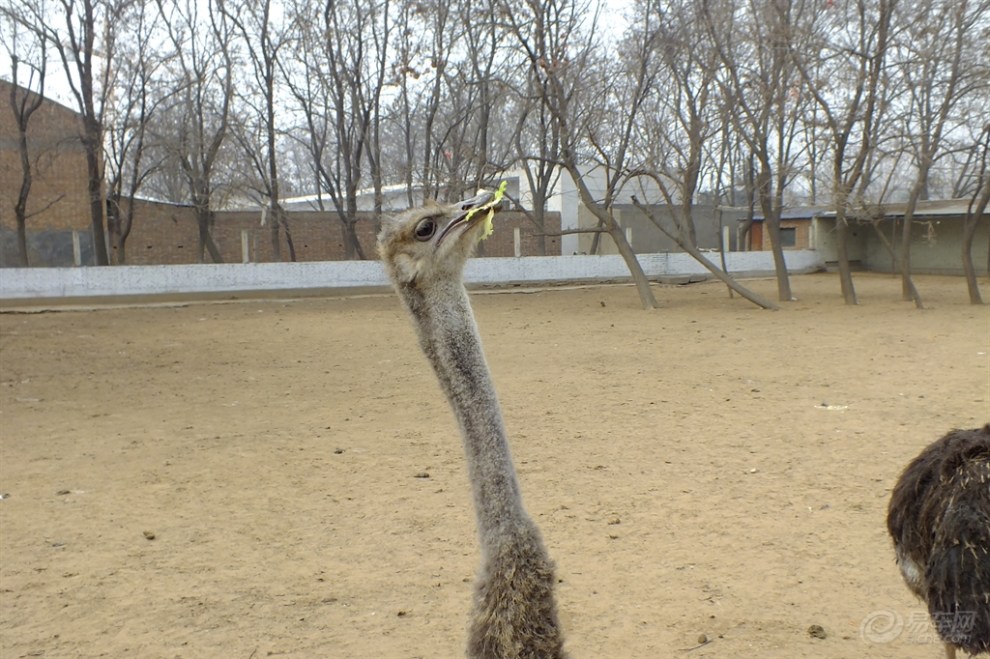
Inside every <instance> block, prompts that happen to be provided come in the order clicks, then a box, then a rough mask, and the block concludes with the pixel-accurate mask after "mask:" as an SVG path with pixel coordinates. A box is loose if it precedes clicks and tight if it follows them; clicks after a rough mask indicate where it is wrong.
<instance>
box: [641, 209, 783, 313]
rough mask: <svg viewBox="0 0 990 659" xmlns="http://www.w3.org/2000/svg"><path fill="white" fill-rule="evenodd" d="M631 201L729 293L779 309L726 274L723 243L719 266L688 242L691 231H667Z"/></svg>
mask: <svg viewBox="0 0 990 659" xmlns="http://www.w3.org/2000/svg"><path fill="white" fill-rule="evenodd" d="M632 202H633V204H634V205H635V206H636V208H638V209H639V210H641V211H642V212H643V214H644V215H646V217H648V218H650V221H651V222H653V224H654V225H655V226H656V227H657V229H659V230H660V231H661V233H663V234H664V235H665V236H667V237H668V238H670V239H671V240H673V241H674V242H675V243H677V245H678V247H680V248H681V249H683V250H684V251H685V252H687V254H688V255H690V256H691V258H693V259H694V260H695V261H697V262H698V263H700V264H701V265H703V266H705V268H706V269H707V270H708V271H709V272H711V273H712V274H713V275H715V277H716V278H717V279H718V280H719V281H721V282H722V283H723V284H725V285H726V286H728V287H729V291H730V295H731V292H732V291H735V292H737V293H739V295H741V296H743V297H744V298H746V299H747V300H749V301H750V302H752V303H753V304H755V305H756V306H758V307H762V308H764V309H772V310H774V311H776V310H778V309H780V307H778V306H777V305H776V304H774V303H773V302H771V301H770V300H767V299H765V298H763V296H761V295H757V294H756V293H754V292H753V291H751V290H749V289H748V288H746V287H745V286H743V285H742V284H740V283H739V282H737V281H736V280H735V279H734V278H733V277H732V276H731V275H729V274H728V272H726V270H725V269H724V263H725V247H724V245H723V246H722V250H721V253H722V262H723V268H719V267H718V266H717V265H715V264H714V263H712V262H711V261H709V260H708V257H706V256H705V255H704V254H702V253H701V250H699V249H698V247H697V246H696V245H694V244H691V243H690V242H688V240H687V239H686V236H691V235H693V232H686V233H683V234H682V233H677V234H675V233H673V232H671V231H667V229H666V228H665V227H664V226H663V224H661V222H660V220H659V218H657V217H656V216H655V215H654V214H653V213H651V212H650V210H649V209H648V208H646V207H645V206H643V205H642V204H641V203H640V202H639V200H638V199H637V198H636V197H633V199H632ZM683 224H691V225H693V224H694V223H693V222H687V221H685V222H684V223H683ZM720 229H721V227H720ZM721 234H722V232H721V230H720V231H719V243H721V242H722V238H721Z"/></svg>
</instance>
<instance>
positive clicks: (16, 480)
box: [0, 275, 990, 659]
mask: <svg viewBox="0 0 990 659" xmlns="http://www.w3.org/2000/svg"><path fill="white" fill-rule="evenodd" d="M751 284H752V285H753V287H754V288H756V289H758V290H759V291H760V292H763V293H765V294H768V295H774V285H773V282H772V281H770V280H760V281H756V282H751ZM857 284H858V289H859V292H860V295H861V302H862V305H861V306H859V307H857V308H847V307H845V306H843V305H842V304H841V300H840V298H839V296H838V283H837V281H836V280H835V279H834V277H833V276H830V275H813V276H804V277H797V278H795V279H794V289H795V293H796V295H798V296H799V297H800V298H801V299H800V301H798V302H795V303H791V304H788V305H787V307H786V310H784V311H781V312H776V313H774V312H766V311H760V310H758V309H756V308H755V307H753V306H751V305H749V304H748V303H746V302H744V301H741V300H739V299H738V298H736V299H734V300H730V299H728V297H727V295H726V293H725V289H724V288H723V287H720V286H718V285H715V284H698V285H692V286H688V287H661V286H658V287H657V288H656V293H657V296H658V297H659V299H660V300H661V302H662V304H663V308H662V309H661V310H658V311H655V312H650V313H647V312H643V311H641V310H640V309H639V307H638V302H637V299H636V297H635V293H634V292H633V290H632V289H631V288H629V287H627V286H614V287H599V288H583V289H573V290H550V291H538V292H529V293H519V292H517V293H513V294H477V295H475V296H474V298H473V299H474V304H475V309H476V313H477V316H478V322H479V325H480V328H481V332H482V335H483V337H484V340H485V345H486V350H487V353H488V356H489V362H490V364H491V368H492V371H493V374H494V378H495V381H496V384H497V386H498V388H499V393H500V396H501V399H502V404H503V407H504V410H505V417H506V423H507V426H508V429H509V433H510V437H511V441H512V445H513V452H514V456H515V459H516V462H517V466H518V471H519V474H520V478H521V482H522V487H523V492H524V496H525V499H526V503H527V507H528V508H529V510H530V511H531V512H532V513H533V515H534V517H535V518H536V519H537V520H538V523H539V524H540V525H541V527H542V529H543V532H544V535H545V538H546V541H547V545H548V547H549V549H550V552H551V554H552V556H553V557H554V559H555V560H556V561H557V565H558V572H559V576H560V579H561V584H560V589H559V602H560V609H561V617H562V624H563V626H564V628H565V630H566V633H567V639H568V640H567V647H568V648H569V650H570V652H571V654H572V656H573V657H574V658H575V659H579V658H586V657H596V658H603V657H604V658H611V657H616V658H640V657H642V658H652V657H682V656H683V657H690V658H692V659H693V658H696V657H697V658H700V657H724V658H736V657H789V658H790V657H837V658H838V657H905V658H914V657H918V658H920V657H925V658H932V659H935V658H937V657H941V656H942V655H941V648H940V646H939V645H937V644H936V643H935V642H934V636H933V633H932V630H931V627H930V626H929V625H928V623H927V618H926V617H925V614H924V609H923V608H922V606H921V605H920V604H919V603H917V602H916V601H914V600H913V599H912V597H911V595H910V594H909V593H908V591H907V589H906V588H905V587H904V585H903V583H902V582H901V580H900V576H899V575H898V573H897V570H896V567H895V565H894V562H893V558H892V552H891V550H890V545H889V541H888V538H887V536H886V532H885V528H884V515H885V512H886V504H887V498H888V496H889V493H890V489H891V486H892V484H893V482H894V480H895V478H896V477H897V475H898V473H899V471H900V469H901V468H902V467H903V466H904V464H905V463H906V462H907V461H908V460H909V459H910V458H911V457H913V456H914V455H915V454H916V453H917V452H918V451H919V450H920V449H921V448H922V447H923V446H924V445H925V444H927V443H928V442H929V441H931V440H934V439H935V438H936V437H938V436H940V435H941V434H943V433H944V432H945V431H947V430H948V429H949V428H951V427H954V426H960V427H975V426H977V425H979V424H982V423H984V422H986V421H987V420H990V358H988V352H990V345H988V344H990V311H988V309H987V308H986V307H982V308H976V307H971V306H969V305H968V304H967V301H966V295H965V288H964V285H963V282H962V281H961V280H959V279H951V278H927V277H920V278H919V279H918V285H919V288H920V289H921V292H922V294H923V295H924V296H925V297H926V300H927V302H928V304H929V305H930V306H931V307H932V308H930V309H929V310H926V311H921V312H919V311H916V310H915V309H914V308H913V306H912V305H910V304H907V303H904V302H901V301H899V284H898V282H897V280H895V279H892V278H890V277H885V276H867V275H862V276H859V277H858V278H857ZM984 286H986V284H985V282H984ZM987 292H990V291H988V289H987V288H986V287H985V288H984V294H986V293H987ZM0 360H2V361H0V367H2V373H0V380H2V386H0V430H2V432H0V492H3V493H5V494H7V495H8V496H7V497H6V498H4V499H3V500H0V656H2V657H3V658H4V659H8V658H9V659H13V658H14V657H140V658H144V657H224V658H226V657H234V658H243V659H248V658H251V657H256V658H260V657H268V656H275V657H333V658H337V657H342V658H351V657H353V658H364V657H383V658H393V657H394V658H412V657H427V658H441V659H442V658H447V657H457V656H463V648H464V643H465V630H466V626H467V615H468V609H469V603H470V597H471V589H472V580H473V575H474V572H475V569H476V568H477V564H478V547H477V540H476V537H475V529H474V519H473V515H472V511H471V509H470V507H469V501H468V483H467V476H466V473H465V468H464V464H463V459H462V453H461V447H460V442H459V438H458V436H457V433H456V427H455V424H454V421H453V419H452V416H451V414H450V412H449V410H448V409H447V406H446V402H445V401H444V400H443V399H442V397H441V395H440V391H439V388H438V386H437V385H436V382H435V380H434V378H433V375H432V373H431V372H430V371H429V370H428V366H427V364H426V361H425V360H424V359H423V357H422V355H421V354H420V352H419V350H418V348H417V347H416V345H415V342H414V338H413V333H412V328H411V326H410V324H409V323H408V321H407V319H406V317H405V316H404V313H403V312H402V310H401V309H400V307H399V303H398V300H397V299H396V298H395V297H393V296H391V295H379V296H370V297H351V298H336V299H306V300H296V301H272V300H265V301H257V300H256V301H240V302H230V303H222V304H220V303H212V304H188V305H185V306H173V307H154V308H147V307H144V308H124V309H100V310H92V311H85V312H79V311H73V312H59V313H43V314H39V313H34V314H12V313H8V314H4V315H2V316H0ZM427 476H428V477H427ZM813 625H819V626H821V628H822V629H823V630H824V634H823V635H824V636H825V638H817V637H815V635H813V634H810V633H809V630H810V629H811V628H812V626H813ZM702 635H704V637H702ZM821 635H822V634H818V636H821ZM705 639H707V640H708V642H707V643H704V640H705Z"/></svg>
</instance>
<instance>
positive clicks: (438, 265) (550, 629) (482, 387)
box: [378, 194, 565, 659]
mask: <svg viewBox="0 0 990 659" xmlns="http://www.w3.org/2000/svg"><path fill="white" fill-rule="evenodd" d="M490 199H491V195H490V194H483V195H479V196H478V197H475V198H473V199H469V200H465V201H463V202H460V203H458V204H453V205H450V206H434V207H426V208H415V209H412V210H410V211H407V212H406V213H404V214H402V215H399V216H398V217H395V218H384V219H383V223H382V230H381V233H380V234H379V237H378V250H379V254H380V255H381V257H382V261H383V262H384V264H385V267H386V270H387V271H388V274H389V277H390V278H391V280H392V282H393V284H394V286H395V289H396V291H397V292H398V293H399V297H400V298H401V299H402V301H403V303H404V304H405V306H406V308H407V309H408V310H409V312H410V315H411V316H412V319H413V324H414V326H415V328H416V332H417V335H418V336H419V343H420V347H421V348H422V350H423V352H424V354H425V355H426V357H427V359H428V360H429V362H430V364H431V365H432V366H433V369H434V371H435V372H436V375H437V378H438V380H439V381H440V386H441V388H442V389H443V391H444V393H445V394H446V396H447V399H448V401H449V402H450V405H451V408H452V409H453V411H454V415H455V416H456V418H457V421H458V425H459V426H460V430H461V436H462V438H463V442H464V450H465V455H466V458H467V465H468V474H469V476H470V479H471V486H472V492H473V498H474V508H475V514H476V518H477V523H478V534H479V539H480V543H481V555H482V565H481V570H480V572H479V574H478V578H477V582H476V588H475V601H474V612H473V615H472V620H471V629H470V637H469V641H468V652H467V654H468V656H469V657H471V658H472V659H524V658H525V659H557V658H563V657H564V656H565V653H564V650H563V636H562V634H561V630H560V624H559V622H558V620H557V607H556V602H555V599H554V583H555V578H554V568H553V562H552V561H551V560H550V557H549V555H548V554H547V551H546V549H545V548H544V546H543V540H542V538H541V536H540V531H539V529H538V528H537V526H536V524H535V523H534V522H533V520H532V519H531V518H530V516H529V515H528V514H527V513H526V510H525V508H524V507H523V503H522V498H521V495H520V491H519V485H518V482H517V480H516V474H515V470H514V468H513V464H512V457H511V455H510V453H509V445H508V441H507V438H506V434H505V428H504V425H503V422H502V413H501V410H500V409H499V404H498V398H497V397H496V394H495V388H494V386H493V384H492V380H491V376H490V374H489V371H488V366H487V364H486V362H485V357H484V353H483V352H482V348H481V340H480V337H479V335H478V330H477V327H476V325H475V321H474V315H473V314H472V312H471V304H470V302H469V300H468V295H467V291H465V289H464V285H463V283H462V278H461V274H462V271H463V268H464V263H465V262H466V260H467V259H468V257H469V256H470V255H471V253H472V252H473V250H474V246H475V245H476V244H477V242H478V240H479V238H480V236H481V232H482V230H483V227H482V225H483V222H482V220H481V217H480V216H481V215H484V213H479V214H478V215H477V216H475V217H473V218H470V219H467V217H466V216H467V212H468V211H469V210H470V209H471V208H476V207H478V206H480V205H483V204H485V203H487V202H488V201H489V200H490Z"/></svg>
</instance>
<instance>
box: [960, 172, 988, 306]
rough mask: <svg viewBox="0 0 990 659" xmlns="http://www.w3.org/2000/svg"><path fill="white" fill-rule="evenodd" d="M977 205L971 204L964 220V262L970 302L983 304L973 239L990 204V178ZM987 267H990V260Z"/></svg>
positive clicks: (985, 183) (977, 200)
mask: <svg viewBox="0 0 990 659" xmlns="http://www.w3.org/2000/svg"><path fill="white" fill-rule="evenodd" d="M975 202H976V205H975V206H973V205H971V206H970V208H969V212H967V213H966V217H965V219H964V220H963V241H962V264H963V273H964V274H965V275H966V288H967V290H968V291H969V302H970V304H983V298H982V297H981V296H980V287H979V285H978V284H977V282H976V267H975V266H974V264H973V239H974V238H975V237H976V227H978V226H980V223H981V222H982V221H983V214H984V213H985V212H986V210H987V206H988V205H990V180H986V181H985V182H984V185H983V189H982V191H981V192H980V195H979V198H978V199H976V200H975ZM987 267H988V268H990V260H988V263H987Z"/></svg>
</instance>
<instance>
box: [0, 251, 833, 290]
mask: <svg viewBox="0 0 990 659" xmlns="http://www.w3.org/2000/svg"><path fill="white" fill-rule="evenodd" d="M707 256H708V257H709V258H711V259H712V260H713V261H715V262H716V263H717V262H718V254H707ZM785 256H786V262H787V267H788V269H789V270H790V271H791V272H794V273H798V272H811V271H815V270H819V269H821V268H822V267H823V265H824V264H823V262H822V260H821V258H820V257H819V255H818V253H817V252H815V251H813V250H800V251H791V252H786V253H785ZM638 258H639V261H640V263H641V264H642V266H643V270H644V271H645V272H646V276H647V277H650V278H651V279H655V278H659V277H678V276H689V275H703V274H706V273H707V272H708V271H707V270H705V268H704V267H702V266H701V265H700V264H699V263H697V262H696V261H694V259H692V258H691V257H690V256H688V255H687V254H641V255H639V257H638ZM726 261H727V263H728V267H729V272H731V273H736V274H745V275H748V276H753V275H769V274H773V257H772V255H771V254H770V252H731V253H729V254H726ZM628 278H629V270H628V269H627V268H626V265H625V263H624V262H623V261H622V257H620V256H530V257H523V258H482V259H472V260H471V261H469V262H468V264H467V269H466V270H465V273H464V279H465V281H467V282H468V283H470V284H488V285H494V284H508V283H546V282H569V281H621V280H626V279H628ZM387 286H388V281H387V280H386V277H385V271H384V269H383V268H382V265H381V264H380V263H379V262H377V261H323V262H313V263H232V264H220V265H146V266H113V267H103V268H96V267H86V268H4V269H2V270H0V300H27V299H38V298H43V299H52V298H92V297H118V296H146V295H176V294H183V293H194V294H223V293H236V292H254V291H282V290H284V291H302V290H321V289H349V288H351V289H352V288H379V287H387Z"/></svg>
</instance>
